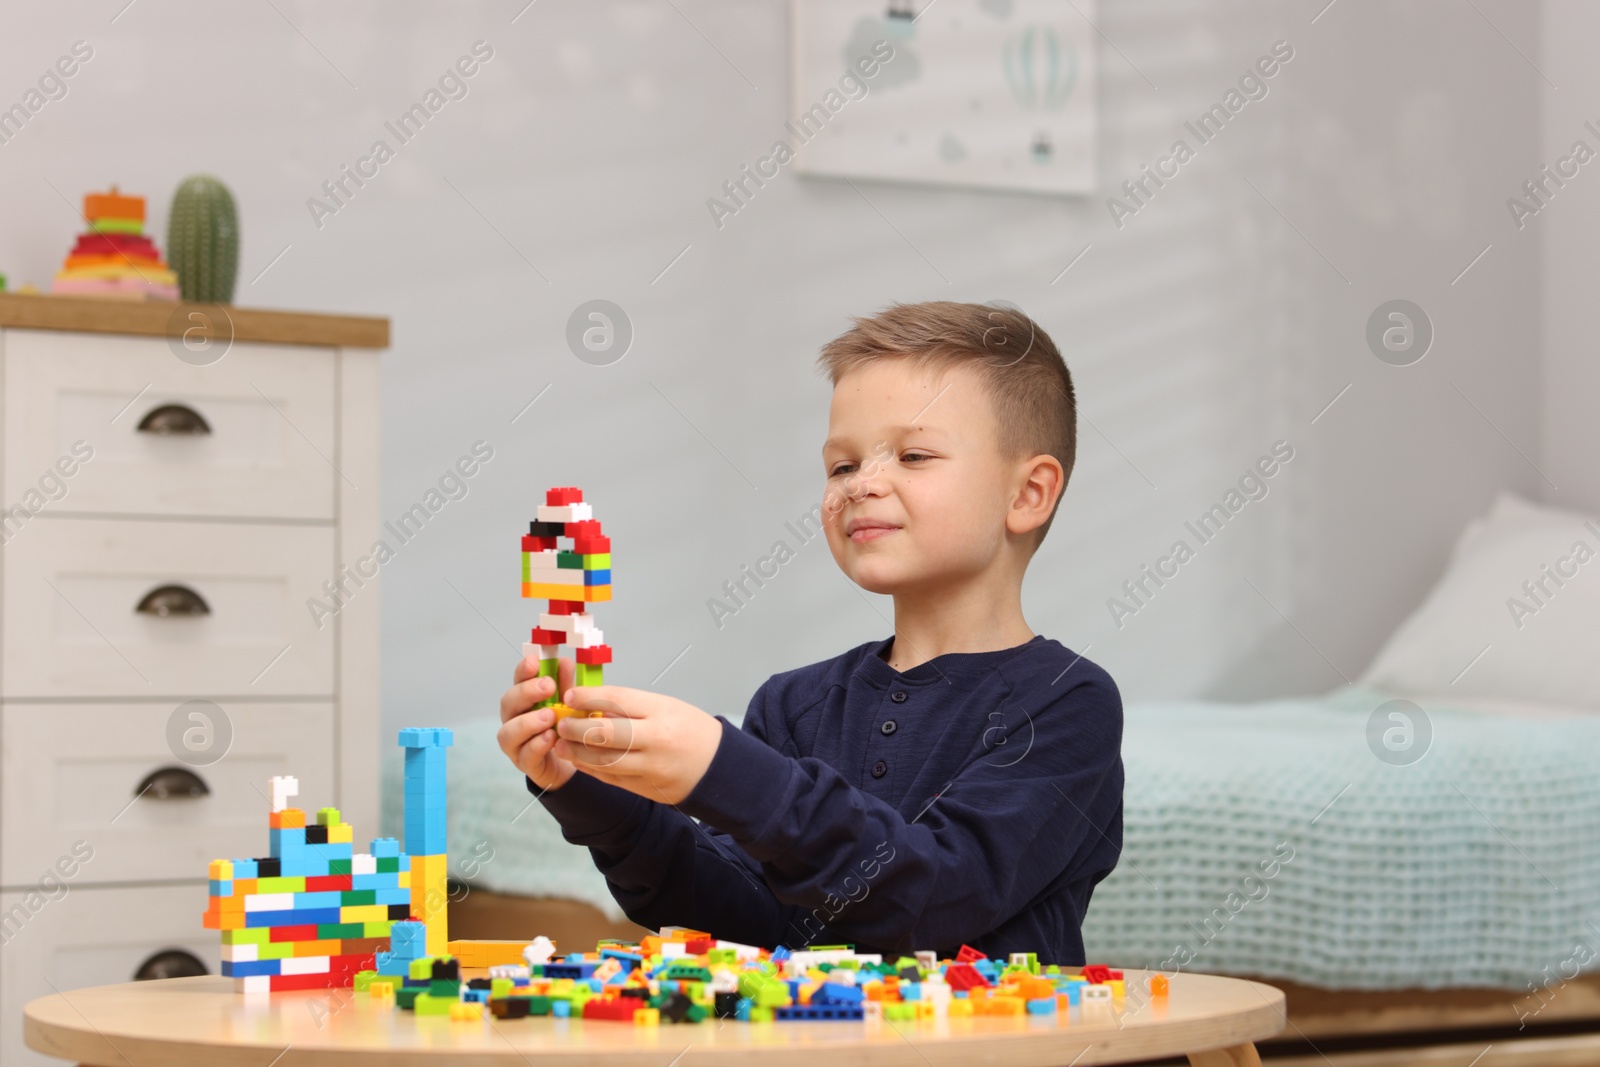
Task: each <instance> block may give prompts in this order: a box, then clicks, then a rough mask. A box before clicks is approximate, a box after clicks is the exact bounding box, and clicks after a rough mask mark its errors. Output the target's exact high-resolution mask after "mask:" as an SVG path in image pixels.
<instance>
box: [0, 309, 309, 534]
mask: <svg viewBox="0 0 1600 1067" xmlns="http://www.w3.org/2000/svg"><path fill="white" fill-rule="evenodd" d="M0 341H3V345H4V350H5V351H4V358H5V425H6V441H5V494H4V504H5V506H6V507H11V506H13V505H16V504H19V503H22V504H24V506H26V507H28V508H30V509H31V510H33V511H36V512H38V511H42V512H43V513H44V514H56V513H80V514H82V513H110V514H138V515H210V516H225V517H241V518H244V517H265V516H271V517H275V518H298V519H326V520H331V519H332V518H333V515H334V506H333V500H334V482H335V479H337V478H338V477H339V474H338V473H337V471H336V469H335V467H334V466H333V465H334V464H336V463H338V462H339V457H338V451H337V447H336V437H337V435H336V433H335V416H334V411H335V375H336V368H335V361H336V359H337V358H338V357H337V353H336V352H335V350H333V349H327V348H310V347H306V346H301V345H263V344H246V343H242V342H241V343H239V344H235V345H234V346H233V347H232V348H231V349H230V350H229V351H228V352H227V354H226V355H224V356H223V357H222V358H221V359H220V360H218V361H217V362H216V363H213V364H211V365H209V366H204V367H197V366H192V365H190V364H188V363H185V362H183V361H182V360H180V359H178V358H177V356H175V355H174V354H173V353H172V350H171V348H170V347H169V346H168V344H167V341H166V340H165V339H164V338H160V337H120V336H111V335H96V334H81V333H65V332H58V331H52V330H6V331H4V334H3V336H0ZM168 405H177V406H180V407H182V408H185V409H187V410H188V411H189V412H190V413H192V415H195V416H198V417H199V420H203V425H204V426H205V427H206V429H207V431H208V432H204V433H186V432H176V431H179V430H182V429H184V428H186V427H198V426H200V425H202V423H201V422H199V421H196V420H194V419H193V418H191V417H190V416H187V415H183V414H182V413H181V412H180V413H176V417H175V418H174V419H172V420H167V421H166V423H165V424H166V425H167V426H169V427H170V428H171V429H172V430H173V431H174V432H168V433H158V432H154V430H153V425H154V424H151V425H150V426H149V427H147V429H145V430H140V428H139V427H140V425H141V424H142V423H145V420H146V418H147V416H150V415H151V414H152V413H153V412H155V411H157V410H158V409H160V408H163V407H166V406H168ZM162 421H163V420H160V419H158V420H156V423H161V422H162ZM78 441H82V442H84V443H85V444H86V445H87V446H88V447H89V448H91V449H93V457H92V458H91V459H90V460H89V461H88V462H85V463H83V464H81V465H75V464H73V463H70V462H69V463H68V464H67V465H65V466H63V467H61V468H59V469H57V468H56V463H57V461H58V460H59V459H61V457H63V456H67V457H71V456H72V454H73V445H74V443H75V442H78ZM67 469H72V470H73V473H72V475H71V476H70V477H59V475H60V472H61V471H64V470H67ZM41 479H44V481H43V484H41ZM30 490H31V491H33V493H34V494H35V495H33V496H32V497H31V498H30V497H29V495H28V494H29V491H30ZM63 493H64V495H63ZM52 497H54V498H55V499H51V498H52ZM40 504H42V505H43V506H42V508H41V507H40V506H39V505H40Z"/></svg>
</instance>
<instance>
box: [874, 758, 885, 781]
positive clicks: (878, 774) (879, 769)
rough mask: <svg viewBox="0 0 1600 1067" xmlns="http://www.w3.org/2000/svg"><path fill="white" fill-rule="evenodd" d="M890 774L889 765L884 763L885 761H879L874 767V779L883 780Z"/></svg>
mask: <svg viewBox="0 0 1600 1067" xmlns="http://www.w3.org/2000/svg"><path fill="white" fill-rule="evenodd" d="M888 773H889V765H888V764H887V763H885V762H883V760H879V761H878V762H877V763H874V764H873V765H872V777H874V778H882V777H883V776H884V775H886V774H888Z"/></svg>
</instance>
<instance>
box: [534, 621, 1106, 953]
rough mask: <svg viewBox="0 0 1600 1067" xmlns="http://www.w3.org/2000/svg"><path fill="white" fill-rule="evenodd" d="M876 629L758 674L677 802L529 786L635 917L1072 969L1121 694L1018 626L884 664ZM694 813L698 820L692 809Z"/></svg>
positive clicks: (1093, 875)
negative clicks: (1018, 639)
mask: <svg viewBox="0 0 1600 1067" xmlns="http://www.w3.org/2000/svg"><path fill="white" fill-rule="evenodd" d="M892 641H893V638H886V639H884V640H882V641H876V642H869V643H867V644H864V645H861V646H859V647H857V648H853V649H851V650H850V651H849V652H846V653H844V654H843V655H841V656H837V657H835V658H833V659H830V660H825V661H823V662H821V663H814V664H811V665H810V666H807V667H802V668H799V669H798V670H793V671H787V672H785V673H782V674H776V675H773V676H772V677H771V678H770V679H769V680H768V681H767V682H766V683H765V684H763V685H762V686H761V687H760V689H758V690H757V691H756V694H755V696H754V698H752V700H751V702H750V707H749V710H748V711H747V712H746V714H745V719H744V724H743V729H740V728H739V727H736V726H734V725H733V724H732V723H730V722H729V721H728V720H727V719H725V718H723V717H722V716H720V715H719V716H717V718H718V719H719V720H720V721H721V723H722V739H721V741H720V742H719V744H718V747H717V751H716V755H715V756H714V757H713V759H712V761H711V765H710V767H709V768H708V769H707V770H706V773H705V776H704V777H703V778H702V779H701V780H700V782H699V783H698V784H697V785H696V786H695V788H694V790H693V791H692V792H691V793H690V794H689V796H688V797H686V798H685V799H684V800H683V802H682V803H681V804H679V805H677V806H676V807H674V806H672V805H669V804H665V803H659V802H656V801H652V800H648V799H646V798H644V797H641V796H638V795H636V794H634V793H630V792H628V791H627V790H624V789H621V788H619V787H617V786H613V785H610V784H608V783H605V782H601V781H600V780H599V779H597V778H593V777H591V776H589V775H587V774H584V773H582V772H581V771H580V772H579V773H577V774H575V775H573V777H572V778H571V779H570V780H569V781H568V782H567V783H566V784H565V785H563V786H562V787H561V788H559V789H556V790H553V791H550V792H545V793H541V792H540V790H539V789H538V787H537V786H535V785H534V784H533V782H532V781H531V780H530V781H529V782H528V789H529V791H530V792H532V793H534V794H535V795H537V796H539V797H540V800H541V802H542V803H543V805H544V806H545V808H546V809H547V810H548V811H550V813H551V814H552V815H554V816H555V818H556V819H557V820H558V821H559V823H560V824H561V828H562V834H563V836H564V837H565V838H566V839H567V840H568V841H570V842H572V843H574V844H579V845H585V846H588V848H589V850H590V854H591V855H592V856H593V858H594V862H595V865H596V867H598V868H599V870H600V872H601V873H602V874H603V875H605V878H606V881H607V883H608V885H609V887H610V889H611V894H612V896H613V897H615V898H616V900H617V903H618V904H620V905H621V906H622V909H623V911H624V912H625V913H626V914H627V915H628V917H629V918H630V919H632V920H633V921H634V922H636V923H639V924H640V925H642V926H647V927H650V928H652V929H658V928H660V927H662V926H686V927H690V928H692V929H697V930H704V931H706V932H708V933H710V934H712V935H713V936H715V937H719V938H722V939H725V940H729V941H737V942H741V943H745V944H752V945H762V946H765V947H768V948H773V947H776V946H778V945H786V946H788V947H790V948H801V947H803V946H805V945H808V944H838V943H852V944H855V945H856V946H857V950H858V951H861V952H882V953H884V954H885V955H886V956H897V955H900V954H903V953H910V952H913V951H916V950H918V949H932V950H934V951H936V952H938V953H939V955H940V956H941V957H946V956H954V955H955V953H956V951H957V950H958V949H959V947H960V946H961V945H962V944H963V943H965V944H970V945H972V946H973V947H974V948H977V949H980V950H982V951H983V952H984V953H986V954H988V955H991V956H1005V955H1006V954H1008V953H1011V952H1037V953H1038V954H1039V960H1040V961H1041V962H1042V963H1061V964H1069V965H1076V964H1082V963H1084V962H1085V960H1084V950H1083V937H1082V933H1081V926H1082V923H1083V916H1084V912H1085V911H1086V910H1087V908H1088V906H1089V897H1090V894H1091V893H1092V892H1093V890H1094V887H1095V885H1096V884H1097V883H1098V882H1099V881H1100V880H1101V879H1102V878H1104V877H1105V876H1106V875H1107V874H1109V873H1110V872H1111V869H1112V868H1113V867H1115V866H1116V862H1117V856H1118V854H1119V853H1120V852H1121V850H1122V786H1123V771H1122V756H1121V746H1122V701H1121V697H1120V695H1119V694H1118V692H1117V687H1116V683H1115V682H1113V681H1112V680H1111V676H1110V675H1109V674H1107V673H1106V672H1105V671H1104V670H1103V669H1102V668H1100V667H1099V666H1097V665H1096V664H1094V663H1093V662H1091V661H1089V660H1087V659H1084V658H1083V657H1081V656H1078V655H1077V654H1075V653H1073V652H1072V651H1071V650H1069V649H1067V648H1064V647H1063V646H1062V645H1061V644H1059V643H1058V642H1056V641H1053V640H1050V639H1047V638H1045V637H1043V636H1037V635H1036V636H1035V637H1034V638H1033V639H1032V640H1031V641H1029V642H1028V643H1026V644H1023V645H1018V646H1016V647H1014V648H1009V649H1003V650H1000V651H995V652H970V653H949V654H946V655H943V656H937V657H935V658H934V659H931V660H929V661H927V662H926V663H923V664H920V665H918V666H916V667H913V668H912V669H911V670H909V671H905V672H900V671H896V670H895V669H894V668H892V667H890V666H889V665H888V663H886V662H885V661H884V659H883V656H884V654H885V653H886V652H887V650H888V648H889V646H890V645H891V643H892ZM696 820H698V821H696Z"/></svg>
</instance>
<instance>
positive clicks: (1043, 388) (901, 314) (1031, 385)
mask: <svg viewBox="0 0 1600 1067" xmlns="http://www.w3.org/2000/svg"><path fill="white" fill-rule="evenodd" d="M853 321H854V322H855V325H854V326H852V327H851V328H850V329H848V330H846V331H845V332H844V333H842V334H840V335H839V336H838V337H836V338H834V339H833V340H832V341H829V342H828V343H827V344H826V345H824V346H823V347H822V353H821V355H820V356H818V357H817V363H818V364H819V365H820V366H821V367H822V369H823V370H824V372H826V374H827V375H828V379H829V381H830V382H831V383H832V384H833V385H838V384H839V379H840V378H842V377H844V376H845V375H846V374H848V373H849V372H850V371H853V370H856V369H858V368H860V367H864V366H866V365H867V364H869V363H875V362H877V361H878V360H881V359H909V360H910V361H911V365H912V366H914V367H917V368H927V369H930V370H934V371H942V370H945V369H947V368H949V367H955V366H961V367H970V368H972V369H973V370H975V371H976V372H977V374H978V377H979V380H980V381H981V382H982V383H983V386H984V388H985V389H986V390H987V391H988V393H989V396H990V398H991V399H992V400H993V402H994V410H995V415H996V416H997V420H998V422H999V426H1000V455H1001V457H1002V458H1003V459H1005V460H1007V461H1012V460H1019V459H1023V458H1026V457H1028V456H1038V455H1044V454H1048V455H1051V456H1054V457H1055V458H1056V460H1057V461H1059V462H1060V464H1061V470H1062V481H1061V493H1060V494H1059V495H1058V496H1057V497H1056V504H1055V507H1054V508H1052V509H1051V511H1050V517H1049V518H1048V519H1046V520H1045V522H1044V525H1043V526H1041V527H1040V528H1039V536H1038V539H1037V540H1036V541H1035V542H1034V547H1035V548H1037V547H1038V545H1039V542H1040V541H1043V540H1044V536H1045V534H1047V533H1049V532H1050V524H1051V523H1053V522H1054V521H1055V517H1056V516H1055V513H1056V510H1057V509H1059V508H1060V506H1061V497H1063V496H1065V495H1066V489H1067V481H1068V480H1069V479H1070V478H1071V477H1072V465H1073V462H1074V460H1075V459H1076V458H1077V451H1078V405H1077V400H1076V398H1075V396H1074V394H1073V389H1072V375H1071V373H1070V372H1069V371H1068V370H1067V365H1066V363H1065V362H1064V361H1063V360H1062V358H1061V353H1060V352H1058V351H1057V350H1056V346H1055V342H1053V341H1051V340H1050V336H1049V335H1048V334H1046V333H1045V332H1044V330H1042V329H1040V327H1039V325H1038V323H1036V322H1034V321H1033V320H1032V319H1030V318H1029V317H1028V316H1027V315H1024V314H1023V313H1022V311H1021V310H1020V309H1018V308H1016V307H1012V306H1007V305H1004V304H1002V303H995V304H961V303H956V302H954V301H950V300H929V301H926V302H924V303H921V304H892V305H890V306H889V307H887V308H885V309H884V310H882V311H880V312H878V313H877V314H876V315H863V316H857V317H856V318H855V319H854V320H853Z"/></svg>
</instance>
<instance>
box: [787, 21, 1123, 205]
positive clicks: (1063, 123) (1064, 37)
mask: <svg viewBox="0 0 1600 1067" xmlns="http://www.w3.org/2000/svg"><path fill="white" fill-rule="evenodd" d="M1094 17H1095V2H1094V0H1076V2H1075V3H1073V4H1063V3H1060V2H1059V0H878V2H875V3H874V2H870V0H792V2H791V5H790V20H791V26H790V29H791V34H790V37H791V41H792V48H793V55H792V56H791V62H790V99H789V104H790V108H789V110H790V120H789V122H788V124H787V127H786V129H787V131H788V137H787V138H786V140H788V141H789V143H791V144H793V145H795V148H794V165H795V169H796V170H797V171H798V172H800V173H803V174H811V175H818V176H830V177H847V178H873V179H880V180H887V181H906V182H921V183H930V184H937V185H954V186H965V187H969V188H984V189H1004V190H1011V191H1023V192H1032V193H1057V194H1085V193H1091V192H1093V191H1094V176H1095V154H1094V148H1095V81H1096V77H1095V75H1096V63H1095V47H1094V27H1093V25H1092V24H1091V21H1090V20H1092V19H1093V18H1094Z"/></svg>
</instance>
